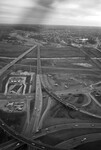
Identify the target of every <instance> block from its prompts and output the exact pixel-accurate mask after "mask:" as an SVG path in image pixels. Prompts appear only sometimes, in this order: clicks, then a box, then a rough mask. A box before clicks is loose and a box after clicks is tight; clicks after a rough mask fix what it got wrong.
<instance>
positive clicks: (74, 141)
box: [55, 133, 101, 149]
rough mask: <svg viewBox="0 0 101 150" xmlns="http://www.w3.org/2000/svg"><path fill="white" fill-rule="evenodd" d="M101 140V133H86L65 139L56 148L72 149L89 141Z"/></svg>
mask: <svg viewBox="0 0 101 150" xmlns="http://www.w3.org/2000/svg"><path fill="white" fill-rule="evenodd" d="M100 140H101V133H92V134H85V135H82V136H77V137H75V138H71V139H69V140H66V141H63V142H61V143H59V144H57V145H56V146H55V148H60V149H62V148H63V147H64V148H65V149H71V148H72V147H76V146H78V145H81V144H85V143H87V142H94V141H100Z"/></svg>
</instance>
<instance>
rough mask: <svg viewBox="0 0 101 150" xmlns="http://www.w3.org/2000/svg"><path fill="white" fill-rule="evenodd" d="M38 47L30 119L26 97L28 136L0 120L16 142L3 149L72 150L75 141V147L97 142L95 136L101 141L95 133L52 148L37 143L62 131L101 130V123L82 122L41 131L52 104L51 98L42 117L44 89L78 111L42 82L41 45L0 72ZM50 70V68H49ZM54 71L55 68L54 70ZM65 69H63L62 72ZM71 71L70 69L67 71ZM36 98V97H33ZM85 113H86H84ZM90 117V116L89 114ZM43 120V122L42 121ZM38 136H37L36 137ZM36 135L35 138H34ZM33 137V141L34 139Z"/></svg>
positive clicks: (12, 141) (26, 128) (33, 48)
mask: <svg viewBox="0 0 101 150" xmlns="http://www.w3.org/2000/svg"><path fill="white" fill-rule="evenodd" d="M36 47H37V71H36V85H35V86H36V88H35V89H36V90H35V99H34V98H33V101H34V108H33V112H32V116H31V118H30V107H29V105H30V100H29V99H27V97H26V101H27V121H26V125H25V128H24V131H23V132H25V135H27V136H26V137H25V135H24V134H22V135H19V134H18V133H15V132H14V131H13V130H11V129H10V128H9V127H8V126H7V125H6V124H5V123H4V122H3V121H2V120H0V127H1V128H3V129H4V130H5V131H6V132H7V133H9V134H10V135H12V136H13V138H14V140H10V141H9V142H6V143H5V145H3V144H2V145H0V146H1V148H2V149H7V148H9V149H12V150H13V149H16V148H19V147H20V146H22V145H23V144H27V145H28V147H29V149H30V150H31V149H33V150H35V149H36V150H38V149H40V150H58V149H59V148H63V147H64V145H65V146H66V148H72V144H71V143H73V141H75V142H74V146H77V145H80V144H81V142H85V141H86V142H88V141H95V137H94V136H95V135H96V136H98V138H97V140H100V139H101V133H94V134H91V135H88V134H85V135H82V136H78V137H77V138H75V140H74V138H71V139H70V140H67V141H64V142H61V143H59V144H57V145H56V146H55V147H52V146H47V145H44V144H41V143H37V142H36V141H35V140H36V139H37V138H40V137H42V136H45V135H47V134H52V133H55V132H59V131H62V130H66V129H73V128H74V129H88V128H91V129H92V128H93V129H94V128H95V129H96V128H97V129H100V128H101V123H87V122H85V123H83V122H82V121H81V122H79V123H78V122H75V123H67V124H66V123H65V124H59V125H53V126H50V127H49V128H45V129H41V127H42V122H43V118H44V116H45V113H47V111H48V108H49V107H50V104H51V98H49V100H48V105H47V108H46V110H45V111H44V113H43V115H42V116H41V112H42V107H43V95H42V88H43V89H44V90H45V92H46V93H47V94H48V96H49V97H52V98H53V99H55V100H56V101H57V102H59V103H60V104H62V105H64V106H66V107H69V108H73V109H74V110H75V111H76V110H77V111H78V109H77V108H76V107H75V106H74V105H72V104H71V105H70V104H69V103H68V104H65V103H64V101H63V100H62V99H61V98H59V97H58V96H57V95H56V94H55V93H53V92H52V91H49V90H48V89H47V87H45V86H44V82H43V80H42V71H41V58H40V46H39V45H35V46H33V47H32V48H30V49H29V50H27V51H26V52H24V53H23V54H22V55H20V56H19V57H18V58H15V59H14V60H13V61H11V62H10V63H9V64H8V65H6V66H5V67H3V68H2V69H1V70H0V76H1V75H2V74H3V73H4V72H5V71H6V70H7V69H9V68H10V67H12V66H13V65H14V64H15V63H17V62H18V61H19V60H21V59H22V58H23V57H24V56H25V55H27V54H28V53H30V52H31V51H32V50H35V48H36ZM49 69H50V68H49ZM53 69H54V68H53ZM62 69H63V68H61V70H62ZM71 70H72V68H71V69H70V71H71ZM67 71H69V69H68V70H67ZM32 97H34V96H32ZM83 113H85V112H83ZM88 115H89V114H88ZM40 120H41V121H40ZM40 129H41V132H40V133H39V134H38V131H39V130H40ZM36 133H37V134H36ZM35 134H36V135H35ZM33 135H35V136H33ZM32 137H33V139H32Z"/></svg>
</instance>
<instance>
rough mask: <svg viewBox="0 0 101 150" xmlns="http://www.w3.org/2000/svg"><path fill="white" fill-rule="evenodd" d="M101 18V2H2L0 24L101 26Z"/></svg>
mask: <svg viewBox="0 0 101 150" xmlns="http://www.w3.org/2000/svg"><path fill="white" fill-rule="evenodd" d="M100 17H101V0H17V1H16V0H0V22H5V23H7V22H8V23H37V24H38V23H46V24H65V25H68V24H73V25H74V24H78V25H85V24H86V25H90V24H91V25H92V24H94V25H96V24H97V25H99V26H101V21H100ZM90 22H91V23H90Z"/></svg>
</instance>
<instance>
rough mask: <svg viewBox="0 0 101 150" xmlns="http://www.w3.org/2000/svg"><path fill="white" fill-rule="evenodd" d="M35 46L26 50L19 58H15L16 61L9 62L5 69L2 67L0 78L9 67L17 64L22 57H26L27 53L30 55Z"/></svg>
mask: <svg viewBox="0 0 101 150" xmlns="http://www.w3.org/2000/svg"><path fill="white" fill-rule="evenodd" d="M36 47H37V45H35V46H33V47H31V48H30V49H28V50H27V51H26V52H24V53H23V54H21V55H20V56H19V57H17V58H16V59H14V60H13V61H11V62H10V63H9V64H7V65H6V66H5V67H3V68H2V69H0V76H1V75H2V74H3V73H4V72H5V71H6V70H7V69H9V68H10V67H12V66H13V65H14V64H15V63H17V62H18V61H19V60H20V59H22V58H23V57H24V56H26V55H27V54H28V53H30V52H31V51H32V50H33V49H34V48H36Z"/></svg>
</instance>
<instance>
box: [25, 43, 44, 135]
mask: <svg viewBox="0 0 101 150" xmlns="http://www.w3.org/2000/svg"><path fill="white" fill-rule="evenodd" d="M40 74H41V60H40V47H39V45H38V49H37V74H36V92H35V102H34V103H35V104H34V110H33V113H32V117H31V120H30V123H29V124H28V126H27V127H26V131H25V132H26V134H27V136H29V137H31V135H32V133H33V132H34V133H35V132H36V131H37V130H38V124H39V119H40V116H41V111H42V89H41V81H40Z"/></svg>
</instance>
